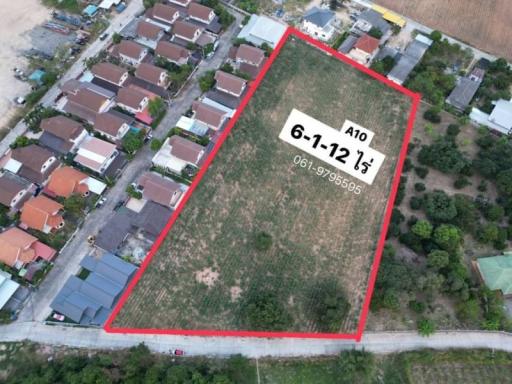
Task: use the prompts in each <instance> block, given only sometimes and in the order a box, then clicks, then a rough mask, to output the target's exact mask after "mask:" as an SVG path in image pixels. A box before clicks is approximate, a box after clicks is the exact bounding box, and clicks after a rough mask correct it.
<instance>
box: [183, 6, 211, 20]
mask: <svg viewBox="0 0 512 384" xmlns="http://www.w3.org/2000/svg"><path fill="white" fill-rule="evenodd" d="M212 11H213V9H211V8H209V7H206V6H204V5H202V4H198V3H192V4H190V6H189V7H188V14H189V16H192V17H196V18H198V19H201V20H205V21H208V19H209V17H210V13H211V12H212Z"/></svg>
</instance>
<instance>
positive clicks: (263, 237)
mask: <svg viewBox="0 0 512 384" xmlns="http://www.w3.org/2000/svg"><path fill="white" fill-rule="evenodd" d="M254 247H255V248H256V249H257V250H258V251H262V252H264V251H268V250H269V249H270V247H272V236H270V235H269V234H268V233H266V232H260V233H258V234H257V235H256V238H255V239H254Z"/></svg>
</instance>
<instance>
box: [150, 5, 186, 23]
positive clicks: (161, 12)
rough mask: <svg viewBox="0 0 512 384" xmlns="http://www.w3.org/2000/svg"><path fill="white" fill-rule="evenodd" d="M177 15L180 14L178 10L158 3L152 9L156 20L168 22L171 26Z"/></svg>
mask: <svg viewBox="0 0 512 384" xmlns="http://www.w3.org/2000/svg"><path fill="white" fill-rule="evenodd" d="M176 13H179V12H178V10H177V9H176V8H174V7H171V6H169V5H165V4H162V3H156V4H155V6H154V7H153V8H152V15H153V17H154V18H155V19H161V20H164V21H167V22H168V23H169V24H172V22H173V20H174V17H175V15H176Z"/></svg>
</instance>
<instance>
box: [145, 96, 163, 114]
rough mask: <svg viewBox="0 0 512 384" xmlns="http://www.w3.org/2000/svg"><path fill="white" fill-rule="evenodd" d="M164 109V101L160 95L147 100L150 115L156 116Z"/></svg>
mask: <svg viewBox="0 0 512 384" xmlns="http://www.w3.org/2000/svg"><path fill="white" fill-rule="evenodd" d="M164 110H165V103H164V101H163V99H162V98H161V97H155V98H153V99H151V100H149V103H148V111H149V114H150V115H151V117H153V118H156V117H158V116H160V114H161V113H162V111H164Z"/></svg>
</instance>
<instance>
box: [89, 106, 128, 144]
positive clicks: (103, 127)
mask: <svg viewBox="0 0 512 384" xmlns="http://www.w3.org/2000/svg"><path fill="white" fill-rule="evenodd" d="M120 115H122V114H121V113H114V112H113V111H110V112H106V113H100V114H98V115H97V116H96V121H95V122H94V130H95V131H96V132H98V133H100V134H101V135H103V136H105V137H106V138H107V139H108V140H110V141H112V142H114V143H116V144H119V143H120V142H121V140H122V139H123V137H124V135H126V134H127V133H128V131H129V130H130V125H131V123H132V122H133V119H132V118H130V117H129V116H126V118H124V117H122V116H120Z"/></svg>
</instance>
